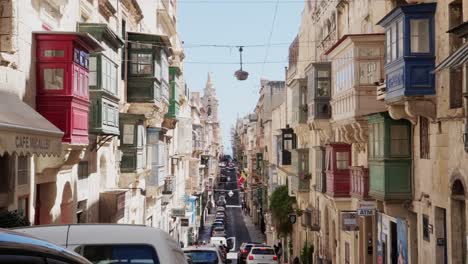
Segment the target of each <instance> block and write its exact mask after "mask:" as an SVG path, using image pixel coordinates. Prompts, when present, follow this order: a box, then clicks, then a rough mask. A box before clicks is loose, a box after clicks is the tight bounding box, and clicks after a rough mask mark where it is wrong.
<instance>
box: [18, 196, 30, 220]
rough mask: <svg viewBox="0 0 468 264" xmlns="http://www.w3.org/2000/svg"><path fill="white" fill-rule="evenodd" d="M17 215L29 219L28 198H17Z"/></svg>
mask: <svg viewBox="0 0 468 264" xmlns="http://www.w3.org/2000/svg"><path fill="white" fill-rule="evenodd" d="M18 214H19V215H21V216H23V217H25V218H29V196H23V197H19V198H18Z"/></svg>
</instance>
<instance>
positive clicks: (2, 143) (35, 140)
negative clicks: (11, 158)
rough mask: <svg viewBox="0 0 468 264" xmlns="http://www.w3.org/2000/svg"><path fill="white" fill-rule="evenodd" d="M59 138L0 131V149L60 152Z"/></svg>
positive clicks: (23, 151)
mask: <svg viewBox="0 0 468 264" xmlns="http://www.w3.org/2000/svg"><path fill="white" fill-rule="evenodd" d="M61 143H62V142H61V138H58V137H48V136H42V135H34V134H24V133H15V132H10V131H8V132H1V133H0V149H2V150H3V151H7V152H22V153H24V154H32V153H34V154H55V155H58V154H60V152H61Z"/></svg>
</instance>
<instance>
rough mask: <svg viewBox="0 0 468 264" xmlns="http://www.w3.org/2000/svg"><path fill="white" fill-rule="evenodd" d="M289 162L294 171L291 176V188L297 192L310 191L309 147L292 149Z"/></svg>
mask: <svg viewBox="0 0 468 264" xmlns="http://www.w3.org/2000/svg"><path fill="white" fill-rule="evenodd" d="M291 154H292V155H291V162H292V167H293V170H294V173H295V174H296V175H294V176H292V178H291V182H292V185H293V186H292V188H293V190H297V191H298V192H308V191H310V178H311V174H310V172H309V149H308V148H304V149H294V150H292V153H291Z"/></svg>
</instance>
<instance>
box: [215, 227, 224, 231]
mask: <svg viewBox="0 0 468 264" xmlns="http://www.w3.org/2000/svg"><path fill="white" fill-rule="evenodd" d="M214 230H215V231H224V227H221V226H217V227H215V229H214Z"/></svg>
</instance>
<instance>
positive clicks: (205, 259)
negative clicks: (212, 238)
mask: <svg viewBox="0 0 468 264" xmlns="http://www.w3.org/2000/svg"><path fill="white" fill-rule="evenodd" d="M184 254H185V255H187V256H190V258H191V259H192V263H193V264H197V263H198V264H224V262H223V258H222V256H221V253H220V252H219V250H218V249H217V248H216V247H214V246H203V247H187V248H184Z"/></svg>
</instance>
